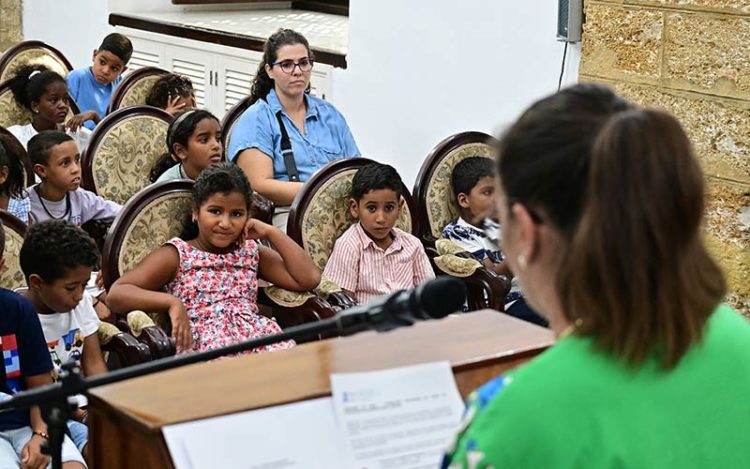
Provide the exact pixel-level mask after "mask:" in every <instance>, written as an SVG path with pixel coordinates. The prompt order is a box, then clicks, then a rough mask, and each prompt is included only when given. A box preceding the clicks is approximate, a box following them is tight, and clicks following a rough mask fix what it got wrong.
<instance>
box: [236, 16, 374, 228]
mask: <svg viewBox="0 0 750 469" xmlns="http://www.w3.org/2000/svg"><path fill="white" fill-rule="evenodd" d="M312 67H313V56H312V53H311V52H310V47H309V44H308V42H307V39H305V37H304V36H302V35H301V34H299V33H297V32H295V31H292V30H290V29H280V30H278V31H276V32H275V33H274V34H273V35H272V36H271V37H269V38H268V41H266V45H265V48H264V52H263V60H262V61H261V63H260V65H259V67H258V72H257V73H256V75H255V80H254V81H253V86H252V90H251V92H250V100H251V102H252V105H251V106H250V108H249V109H248V110H247V111H245V112H244V113H243V114H242V116H241V117H240V118H239V120H238V121H237V124H236V125H235V126H234V129H233V130H232V134H231V135H230V139H229V146H228V147H229V150H228V156H229V158H230V159H231V160H232V161H234V162H235V163H237V165H239V166H240V168H242V170H243V171H245V174H246V175H247V177H248V178H249V179H250V183H251V184H252V186H253V189H255V190H256V191H257V192H259V193H260V194H262V195H264V196H266V197H268V198H269V199H271V200H272V201H273V202H274V203H275V204H276V215H275V216H274V225H276V226H278V227H279V228H281V229H282V230H284V229H285V228H286V216H287V213H288V206H289V205H290V204H291V203H292V201H293V200H294V197H295V196H296V195H297V192H299V190H300V188H301V187H302V184H303V183H304V182H305V181H306V180H307V179H309V178H310V176H312V175H313V174H314V173H315V171H317V170H318V169H320V168H321V167H323V166H325V165H326V164H327V163H329V162H330V161H334V160H339V159H342V158H348V157H352V156H359V154H360V153H359V149H358V148H357V144H356V143H355V142H354V137H353V136H352V133H351V131H350V130H349V126H348V125H347V124H346V120H345V119H344V117H343V116H342V115H341V113H340V112H339V111H338V110H337V109H336V108H335V107H333V105H332V104H330V103H328V102H326V101H324V100H322V99H319V98H316V97H314V96H310V95H309V94H307V93H306V90H307V89H308V87H309V85H310V75H311V72H312ZM281 125H283V127H284V129H282V128H281ZM282 130H285V131H286V133H287V134H288V136H289V141H290V143H291V150H292V152H293V154H294V158H293V161H294V166H295V167H296V171H297V173H298V174H297V176H296V177H295V175H294V170H293V169H292V168H290V166H291V165H290V164H288V162H286V161H285V159H284V155H283V153H282V148H281V144H282V134H283V131H282ZM290 169H291V172H292V174H291V175H290Z"/></svg>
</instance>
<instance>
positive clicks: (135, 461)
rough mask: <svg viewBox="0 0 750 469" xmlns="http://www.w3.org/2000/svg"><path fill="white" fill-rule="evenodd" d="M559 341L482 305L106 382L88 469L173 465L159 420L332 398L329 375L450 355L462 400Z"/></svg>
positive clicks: (96, 393)
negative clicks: (471, 310)
mask: <svg viewBox="0 0 750 469" xmlns="http://www.w3.org/2000/svg"><path fill="white" fill-rule="evenodd" d="M553 342H554V337H553V334H552V333H551V332H550V331H549V330H547V329H543V328H540V327H537V326H534V325H532V324H529V323H525V322H523V321H520V320H517V319H515V318H512V317H510V316H507V315H505V314H502V313H498V312H496V311H479V312H474V313H469V314H462V315H455V316H450V317H448V318H445V319H443V320H440V321H426V322H419V323H417V324H416V325H415V326H413V327H406V328H401V329H398V330H394V331H392V332H388V333H383V334H377V333H375V332H366V333H361V334H358V335H354V336H351V337H346V338H338V339H329V340H324V341H320V342H312V343H307V344H303V345H300V346H297V347H295V348H292V349H289V350H284V351H279V352H272V353H263V354H253V355H243V356H239V357H233V358H227V359H223V360H217V361H213V362H210V363H199V364H194V365H189V366H185V367H182V368H176V369H173V370H169V371H164V372H161V373H157V374H153V375H149V376H144V377H142V378H135V379H131V380H128V381H124V382H121V383H117V384H111V385H108V386H102V387H99V388H95V389H92V391H91V394H90V397H89V413H90V416H91V418H90V420H89V425H90V427H89V428H90V435H89V445H90V446H91V451H92V460H93V463H92V467H95V468H135V467H148V468H172V467H174V466H173V463H172V458H171V457H170V455H169V451H168V450H167V446H166V443H165V440H164V437H163V435H162V433H161V428H162V427H163V426H165V425H171V424H175V423H180V422H187V421H192V420H197V419H203V418H208V417H214V416H218V415H226V414H233V413H236V412H241V411H246V410H250V409H257V408H261V407H269V406H274V405H279V404H284V403H289V402H295V401H301V400H306V399H312V398H317V397H323V396H327V395H330V394H331V384H330V378H329V377H330V374H331V373H339V372H357V371H372V370H379V369H386V368H393V367H399V366H407V365H415V364H419V363H427V362H434V361H441V360H448V361H449V362H450V363H451V365H452V367H453V374H454V376H455V378H456V383H457V385H458V389H459V391H460V392H461V395H462V396H463V397H464V398H465V397H466V396H467V395H468V394H469V393H470V392H471V391H472V390H474V389H475V388H476V387H478V386H479V385H481V384H482V383H484V382H485V381H487V380H488V379H490V378H492V377H494V376H496V375H498V374H501V373H502V372H504V371H506V370H508V369H510V368H513V367H516V366H518V365H519V364H521V363H523V362H525V361H527V360H529V359H530V358H532V357H534V356H535V355H537V354H539V353H540V352H542V351H543V350H545V349H546V348H547V347H549V346H550V345H551V344H552V343H553ZM290 444H293V442H290Z"/></svg>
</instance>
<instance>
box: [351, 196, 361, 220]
mask: <svg viewBox="0 0 750 469" xmlns="http://www.w3.org/2000/svg"><path fill="white" fill-rule="evenodd" d="M349 212H350V213H351V214H352V217H353V218H354V219H355V220H359V204H358V203H357V201H356V200H354V199H353V198H350V199H349Z"/></svg>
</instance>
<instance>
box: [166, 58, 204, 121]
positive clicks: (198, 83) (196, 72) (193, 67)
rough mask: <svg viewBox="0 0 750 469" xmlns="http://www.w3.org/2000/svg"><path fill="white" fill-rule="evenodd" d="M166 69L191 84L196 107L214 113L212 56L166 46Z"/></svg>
mask: <svg viewBox="0 0 750 469" xmlns="http://www.w3.org/2000/svg"><path fill="white" fill-rule="evenodd" d="M166 61H167V65H166V67H167V69H168V70H169V71H171V72H173V73H176V74H178V75H184V76H186V77H188V78H190V80H191V81H192V82H193V89H195V101H196V105H197V106H198V107H199V108H202V109H209V110H210V111H212V112H215V111H214V109H213V107H214V100H215V97H214V94H215V87H214V86H213V80H214V74H213V73H212V72H213V64H214V61H215V59H214V56H213V55H212V54H210V53H208V52H204V51H201V50H198V49H193V48H190V47H180V46H171V45H170V46H167V51H166Z"/></svg>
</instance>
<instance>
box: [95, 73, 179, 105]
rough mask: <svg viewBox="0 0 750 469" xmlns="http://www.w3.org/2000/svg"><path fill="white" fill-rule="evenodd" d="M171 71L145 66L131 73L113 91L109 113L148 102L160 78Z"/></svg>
mask: <svg viewBox="0 0 750 469" xmlns="http://www.w3.org/2000/svg"><path fill="white" fill-rule="evenodd" d="M168 73H169V72H168V71H166V70H164V69H161V68H158V67H143V68H139V69H138V70H135V71H134V72H131V73H129V74H128V75H127V76H126V77H125V78H123V79H122V81H121V82H120V84H119V85H117V89H116V90H115V91H114V93H112V99H111V100H110V101H109V107H108V108H107V114H110V113H112V112H114V111H116V110H118V109H122V108H125V107H128V106H135V105H138V104H146V98H147V97H148V95H149V93H150V92H151V88H153V87H154V83H156V82H157V81H158V80H159V78H161V77H162V76H164V75H166V74H168Z"/></svg>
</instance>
